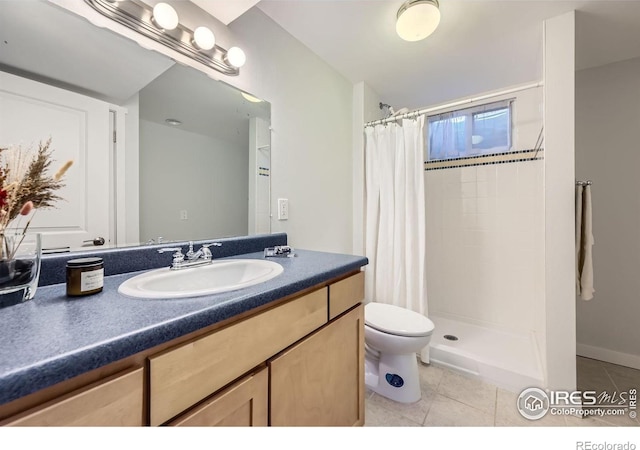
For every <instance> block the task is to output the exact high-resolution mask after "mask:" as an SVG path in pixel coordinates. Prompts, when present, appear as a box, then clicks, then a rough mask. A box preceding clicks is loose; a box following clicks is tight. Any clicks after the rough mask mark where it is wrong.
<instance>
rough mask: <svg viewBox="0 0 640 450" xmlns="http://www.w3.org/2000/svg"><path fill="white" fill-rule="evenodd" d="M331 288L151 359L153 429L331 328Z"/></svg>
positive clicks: (150, 386) (318, 291) (292, 301)
mask: <svg viewBox="0 0 640 450" xmlns="http://www.w3.org/2000/svg"><path fill="white" fill-rule="evenodd" d="M327 315H328V314H327V288H322V289H319V290H317V291H314V292H311V293H310V294H307V295H304V296H302V297H299V298H297V299H294V300H291V301H289V302H287V303H285V304H283V305H281V306H278V307H276V308H273V309H270V310H268V311H265V312H263V313H260V314H257V315H255V316H253V317H249V318H247V319H244V320H242V321H240V322H236V323H234V324H232V325H230V326H228V327H226V328H223V329H221V330H217V331H215V332H213V333H211V334H209V335H207V336H204V337H201V338H197V339H195V340H194V341H192V342H190V343H187V344H184V345H181V346H179V347H177V348H174V349H169V350H167V351H165V352H163V353H161V354H159V355H156V356H153V357H151V358H149V366H150V372H149V376H150V379H149V380H150V381H149V389H150V399H151V401H150V424H151V425H161V424H163V423H165V422H166V421H167V420H169V419H171V418H172V417H175V416H176V415H178V414H180V413H181V412H183V411H185V410H186V409H188V408H189V407H191V406H192V405H194V404H196V403H197V402H199V401H200V400H202V399H204V398H206V397H208V396H209V395H211V394H212V393H214V392H215V391H217V390H219V389H221V388H222V387H224V386H225V385H227V384H229V383H230V382H232V381H233V380H235V379H236V378H238V377H240V376H241V375H242V374H244V373H247V372H248V371H250V370H251V369H253V368H254V367H257V366H258V365H259V364H261V363H263V362H264V361H266V360H267V359H268V358H270V357H271V356H273V355H275V354H276V353H278V352H279V351H281V350H283V349H284V348H286V347H287V346H289V345H291V344H292V343H294V342H296V341H297V340H299V339H301V338H303V337H304V336H306V335H307V334H309V333H311V332H312V331H314V330H315V329H317V328H319V327H321V326H322V325H323V324H325V323H326V322H327Z"/></svg>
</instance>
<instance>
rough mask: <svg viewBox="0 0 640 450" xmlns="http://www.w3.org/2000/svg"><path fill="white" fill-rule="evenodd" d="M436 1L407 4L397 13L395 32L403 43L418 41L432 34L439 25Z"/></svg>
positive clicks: (438, 11) (424, 0)
mask: <svg viewBox="0 0 640 450" xmlns="http://www.w3.org/2000/svg"><path fill="white" fill-rule="evenodd" d="M438 6H439V5H438V2H437V1H436V0H422V1H413V2H407V3H405V4H404V5H402V7H401V8H400V10H399V11H398V19H397V21H396V32H397V33H398V36H400V37H401V38H402V39H404V40H405V41H411V42H413V41H420V40H422V39H424V38H426V37H427V36H429V35H430V34H431V33H433V32H434V31H435V30H436V28H438V24H440V10H439V9H438Z"/></svg>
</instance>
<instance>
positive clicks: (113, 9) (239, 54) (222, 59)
mask: <svg viewBox="0 0 640 450" xmlns="http://www.w3.org/2000/svg"><path fill="white" fill-rule="evenodd" d="M85 3H87V4H88V5H89V6H91V7H92V8H93V9H95V10H96V11H98V12H99V13H100V14H102V15H103V16H105V17H108V18H109V19H112V20H115V21H116V22H118V23H119V24H121V25H124V26H126V27H127V28H130V29H132V30H134V31H136V32H138V33H140V34H142V35H143V36H146V37H147V38H150V39H153V40H155V41H157V42H159V43H161V44H163V45H165V46H167V47H169V48H170V49H172V50H174V51H176V52H178V53H180V54H182V55H184V56H187V57H189V58H191V59H193V60H194V61H198V62H200V63H202V64H204V65H205V66H207V67H209V68H211V69H215V70H217V71H218V72H220V73H223V74H225V75H239V74H240V70H238V69H239V68H240V67H242V66H243V65H244V63H245V62H246V59H247V57H246V56H245V54H244V52H243V51H242V50H241V49H239V48H238V47H231V48H230V49H229V50H228V51H227V50H225V49H224V48H222V47H220V46H218V45H216V38H215V36H214V34H213V31H211V30H210V29H209V28H207V27H198V28H196V29H195V31H191V30H190V29H189V28H187V27H185V26H183V25H182V24H181V23H180V21H179V18H178V13H177V12H176V10H175V9H174V8H173V7H172V6H171V5H169V4H168V3H164V2H161V3H157V4H156V5H155V6H154V7H153V8H152V7H151V6H149V5H147V4H146V3H144V2H142V1H140V0H128V1H114V0H85Z"/></svg>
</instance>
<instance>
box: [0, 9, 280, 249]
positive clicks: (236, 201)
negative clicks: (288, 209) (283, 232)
mask: <svg viewBox="0 0 640 450" xmlns="http://www.w3.org/2000/svg"><path fill="white" fill-rule="evenodd" d="M270 111H271V107H270V104H269V103H268V102H266V101H262V100H260V99H258V98H256V97H254V96H251V95H249V94H248V93H245V92H241V91H239V90H237V89H235V88H233V87H231V86H229V85H227V84H225V83H223V82H219V81H215V80H213V79H211V78H209V77H208V76H207V75H205V74H204V73H202V72H200V71H198V70H196V69H194V68H191V67H186V66H183V65H181V64H177V63H176V62H175V61H173V60H171V59H170V58H168V57H166V56H165V55H162V54H159V53H157V52H154V51H151V50H146V49H144V48H142V47H141V46H139V45H138V44H137V43H135V42H133V41H131V40H129V39H126V38H124V37H122V36H119V35H117V34H115V33H113V32H111V31H108V30H106V29H102V28H99V27H96V26H94V25H92V24H91V23H89V22H88V21H87V20H85V19H84V18H82V17H79V16H77V15H75V14H73V13H71V12H69V11H66V10H64V9H62V8H60V7H58V6H56V5H53V4H51V3H48V2H46V1H37V2H36V1H29V2H24V1H21V0H5V1H2V2H0V147H7V146H10V145H18V144H19V145H24V146H30V145H37V143H38V142H41V141H44V140H46V139H48V138H51V147H52V148H53V149H54V153H53V156H54V159H55V161H54V164H53V165H56V164H58V163H60V164H61V163H63V162H64V161H66V160H68V159H73V160H74V165H73V166H72V168H71V170H70V171H69V172H68V173H67V176H66V177H65V187H64V188H63V189H62V190H61V191H60V196H61V197H63V199H64V201H62V202H59V203H58V204H57V205H56V208H54V209H48V210H42V211H38V212H37V213H36V215H35V216H34V219H33V225H32V229H33V230H34V231H37V232H41V233H42V234H43V246H44V247H45V248H49V249H54V250H53V251H57V250H55V249H59V250H61V251H65V250H66V249H69V250H70V251H73V250H77V249H87V248H90V247H91V246H93V245H94V240H95V239H96V238H100V237H103V238H104V239H105V241H106V242H105V246H125V245H139V244H148V243H157V242H158V241H159V240H160V241H162V242H165V243H166V242H171V241H184V240H202V239H215V238H220V237H230V236H242V235H251V234H264V233H269V232H270V176H271V173H270V151H271V146H270ZM53 170H55V167H53Z"/></svg>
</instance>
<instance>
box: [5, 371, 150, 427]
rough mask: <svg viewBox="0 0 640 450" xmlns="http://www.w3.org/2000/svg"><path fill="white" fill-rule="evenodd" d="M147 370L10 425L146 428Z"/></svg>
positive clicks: (56, 403)
mask: <svg viewBox="0 0 640 450" xmlns="http://www.w3.org/2000/svg"><path fill="white" fill-rule="evenodd" d="M142 403H143V369H142V368H138V369H133V370H131V371H129V372H126V373H124V374H117V375H114V376H112V377H109V378H107V379H105V380H101V381H99V382H98V383H94V384H91V385H89V386H87V387H85V388H83V389H80V390H77V391H74V392H71V393H69V394H67V395H65V396H63V397H61V398H59V399H56V400H53V401H51V402H49V403H46V404H44V405H42V406H39V407H37V408H35V410H32V411H31V412H27V413H25V415H22V416H21V417H19V418H16V419H11V420H10V421H9V422H7V423H5V424H4V425H7V426H38V427H43V426H54V427H78V426H92V427H98V426H100V427H104V426H142V425H143V424H144V423H143V406H142Z"/></svg>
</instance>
